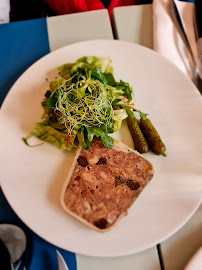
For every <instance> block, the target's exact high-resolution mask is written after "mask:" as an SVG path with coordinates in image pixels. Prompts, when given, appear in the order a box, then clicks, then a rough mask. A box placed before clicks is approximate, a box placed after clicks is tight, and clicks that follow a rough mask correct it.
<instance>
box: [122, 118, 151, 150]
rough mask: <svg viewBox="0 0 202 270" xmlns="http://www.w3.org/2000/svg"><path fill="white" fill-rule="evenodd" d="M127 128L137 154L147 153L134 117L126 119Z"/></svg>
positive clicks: (146, 145)
mask: <svg viewBox="0 0 202 270" xmlns="http://www.w3.org/2000/svg"><path fill="white" fill-rule="evenodd" d="M127 124H128V128H129V130H130V133H131V136H132V138H133V142H134V147H135V149H136V150H137V151H138V152H139V153H141V154H142V153H147V152H148V151H149V146H148V143H147V141H146V139H145V137H144V135H143V134H142V131H141V130H140V127H139V124H138V121H137V119H136V117H133V118H130V117H128V118H127Z"/></svg>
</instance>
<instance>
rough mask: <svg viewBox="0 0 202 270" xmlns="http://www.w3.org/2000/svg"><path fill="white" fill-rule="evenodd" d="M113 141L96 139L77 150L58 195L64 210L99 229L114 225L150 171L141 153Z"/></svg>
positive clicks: (91, 226)
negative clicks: (86, 147) (107, 146)
mask: <svg viewBox="0 0 202 270" xmlns="http://www.w3.org/2000/svg"><path fill="white" fill-rule="evenodd" d="M114 141H115V142H114V146H113V147H112V148H106V147H105V146H104V145H103V142H102V141H101V140H99V139H96V140H93V141H92V142H90V148H89V149H84V148H80V149H79V150H77V154H76V156H75V159H74V162H73V164H72V168H71V170H70V172H69V175H68V177H67V180H66V182H65V185H64V187H63V190H62V194H61V204H62V207H63V208H64V210H65V211H66V212H67V213H69V214H70V215H72V216H74V217H75V218H77V219H78V220H80V221H81V222H83V223H84V224H86V225H87V226H89V227H90V228H91V229H94V230H96V231H99V232H106V231H109V230H111V229H112V228H114V227H115V226H116V225H117V224H118V222H119V221H120V219H121V218H122V217H123V216H125V215H126V214H127V210H128V209H129V208H130V207H131V205H132V204H133V202H134V201H135V200H136V199H137V197H138V196H139V195H140V193H141V192H142V191H143V189H144V188H145V186H146V185H147V184H148V183H149V182H150V181H151V179H152V177H153V174H154V171H153V166H152V164H151V163H150V162H149V161H148V160H147V159H145V158H144V157H143V156H142V155H141V154H139V153H138V152H137V151H135V150H133V149H131V148H129V147H128V146H126V145H125V144H123V143H121V142H120V141H117V140H115V139H114Z"/></svg>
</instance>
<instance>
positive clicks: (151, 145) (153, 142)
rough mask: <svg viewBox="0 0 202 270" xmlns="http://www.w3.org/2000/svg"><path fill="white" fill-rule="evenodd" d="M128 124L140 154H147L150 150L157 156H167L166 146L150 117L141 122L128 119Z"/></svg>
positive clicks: (134, 118)
mask: <svg viewBox="0 0 202 270" xmlns="http://www.w3.org/2000/svg"><path fill="white" fill-rule="evenodd" d="M127 124H128V128H129V130H130V133H131V136H132V138H133V142H134V147H135V149H136V150H137V151H138V152H139V153H141V154H142V153H147V152H148V151H149V149H150V150H151V151H152V152H153V153H154V154H156V155H162V156H164V157H165V156H166V146H165V144H164V143H163V141H162V139H161V137H160V135H159V133H158V132H157V130H156V129H155V127H154V126H153V124H152V122H151V121H150V120H149V118H148V117H145V118H144V119H143V118H140V120H137V119H136V117H133V118H130V117H128V118H127Z"/></svg>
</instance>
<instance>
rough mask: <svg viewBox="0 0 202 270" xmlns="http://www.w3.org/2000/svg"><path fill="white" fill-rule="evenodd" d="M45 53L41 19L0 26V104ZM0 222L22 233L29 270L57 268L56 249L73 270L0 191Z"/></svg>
mask: <svg viewBox="0 0 202 270" xmlns="http://www.w3.org/2000/svg"><path fill="white" fill-rule="evenodd" d="M49 52H50V49H49V41H48V32H47V25H46V19H45V18H43V19H35V20H27V21H21V22H16V23H8V24H2V25H0V59H1V65H0V105H1V104H2V102H3V100H4V98H5V96H6V95H7V93H8V91H9V90H10V88H11V86H12V85H13V84H14V83H15V81H16V80H17V79H18V77H19V76H20V75H21V74H22V73H23V72H24V71H25V70H26V69H27V68H28V67H29V66H30V65H32V64H33V63H34V62H36V61H37V60H38V59H40V58H41V57H42V56H44V55H46V54H47V53H49ZM1 154H2V153H1ZM30 211H31V210H30ZM30 214H31V213H30ZM0 223H10V224H15V225H17V226H19V227H21V228H22V229H23V230H24V231H25V233H26V235H27V240H28V243H27V248H28V254H29V267H28V269H29V270H56V269H58V267H57V258H56V249H57V250H58V251H59V252H60V253H61V255H62V256H63V257H64V259H65V261H66V263H67V265H68V267H69V270H76V268H77V267H76V256H75V254H74V253H71V252H68V251H65V250H62V249H60V248H58V247H56V246H54V245H52V244H50V243H48V242H46V241H44V240H43V239H42V238H40V237H39V236H38V235H36V234H35V233H34V232H32V231H31V230H30V229H29V228H28V227H27V226H26V225H25V224H24V223H23V222H22V221H21V220H20V219H19V218H18V217H17V215H16V214H15V213H14V211H13V210H12V209H11V207H10V206H9V204H8V202H7V200H6V198H5V197H4V194H3V192H2V190H1V189H0Z"/></svg>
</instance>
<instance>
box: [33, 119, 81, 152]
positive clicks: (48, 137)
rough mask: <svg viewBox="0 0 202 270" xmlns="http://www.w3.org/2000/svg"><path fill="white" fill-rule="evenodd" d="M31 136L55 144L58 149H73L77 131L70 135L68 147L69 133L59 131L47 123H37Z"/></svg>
mask: <svg viewBox="0 0 202 270" xmlns="http://www.w3.org/2000/svg"><path fill="white" fill-rule="evenodd" d="M31 136H35V137H37V138H38V139H40V140H42V141H44V142H48V143H51V144H53V145H55V146H56V147H57V148H58V149H61V148H62V149H65V150H71V149H72V148H73V147H74V139H75V137H76V134H75V133H72V135H71V137H70V142H69V146H68V147H67V138H68V134H66V133H62V132H59V131H57V130H56V129H54V128H53V127H51V126H48V125H47V124H45V123H37V124H36V125H35V127H34V129H33V130H32V132H31Z"/></svg>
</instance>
